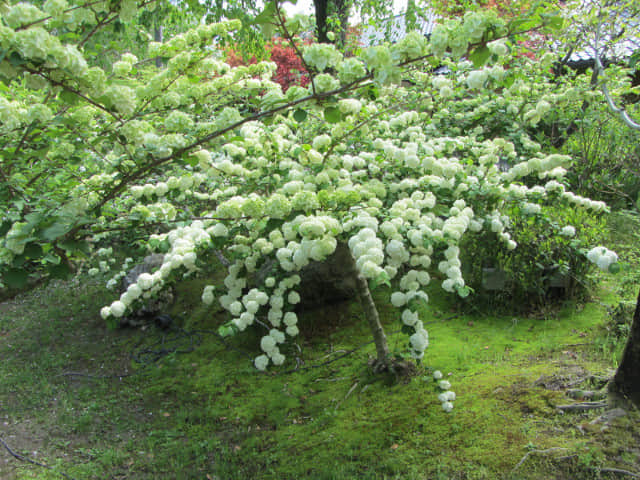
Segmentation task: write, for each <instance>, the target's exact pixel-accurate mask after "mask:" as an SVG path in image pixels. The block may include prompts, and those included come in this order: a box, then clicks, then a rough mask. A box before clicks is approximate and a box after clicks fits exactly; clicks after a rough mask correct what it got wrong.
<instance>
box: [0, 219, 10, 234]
mask: <svg viewBox="0 0 640 480" xmlns="http://www.w3.org/2000/svg"><path fill="white" fill-rule="evenodd" d="M12 225H13V222H12V221H10V220H8V221H6V222H2V223H0V237H4V236H5V235H6V234H7V232H8V231H9V230H11V226H12Z"/></svg>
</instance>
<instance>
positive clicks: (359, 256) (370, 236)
mask: <svg viewBox="0 0 640 480" xmlns="http://www.w3.org/2000/svg"><path fill="white" fill-rule="evenodd" d="M382 247H383V245H382V240H380V239H379V238H378V237H377V236H376V232H375V231H374V230H373V229H372V228H369V227H366V228H363V229H362V230H360V231H359V232H358V233H357V235H354V236H353V237H351V238H350V239H349V249H350V250H351V254H352V255H353V258H355V260H356V267H357V269H358V271H359V272H360V273H361V274H362V276H363V277H364V278H371V279H373V278H376V277H378V276H379V275H380V274H382V273H383V272H384V270H383V268H382V267H381V265H382V262H383V261H384V252H383V250H382Z"/></svg>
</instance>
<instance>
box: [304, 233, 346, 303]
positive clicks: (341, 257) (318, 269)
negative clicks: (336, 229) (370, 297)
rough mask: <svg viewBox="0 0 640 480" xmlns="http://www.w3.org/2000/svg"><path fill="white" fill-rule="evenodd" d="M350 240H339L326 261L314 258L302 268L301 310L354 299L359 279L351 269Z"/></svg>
mask: <svg viewBox="0 0 640 480" xmlns="http://www.w3.org/2000/svg"><path fill="white" fill-rule="evenodd" d="M347 255H349V256H351V251H350V250H349V246H348V245H347V244H346V243H338V246H337V247H336V251H335V252H333V254H331V255H330V256H329V257H328V258H327V259H326V260H325V261H323V262H311V263H310V264H309V265H307V266H306V267H304V268H303V269H302V270H301V271H300V278H301V280H302V281H301V282H300V285H299V286H298V293H299V294H300V303H299V304H298V305H297V310H299V311H304V310H311V309H314V308H320V307H323V306H325V305H330V304H333V303H338V302H344V301H345V300H351V299H353V298H354V297H355V296H356V295H357V290H356V279H355V278H354V276H353V273H352V272H351V271H350V270H349V268H350V265H351V264H352V260H350V259H349V258H348V257H347Z"/></svg>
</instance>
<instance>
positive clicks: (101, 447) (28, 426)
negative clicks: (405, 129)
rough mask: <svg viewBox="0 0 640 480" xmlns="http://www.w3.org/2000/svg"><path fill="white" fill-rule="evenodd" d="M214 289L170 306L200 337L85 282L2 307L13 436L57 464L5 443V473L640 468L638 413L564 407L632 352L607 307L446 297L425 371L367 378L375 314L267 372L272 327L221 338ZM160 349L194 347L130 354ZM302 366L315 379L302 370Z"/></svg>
mask: <svg viewBox="0 0 640 480" xmlns="http://www.w3.org/2000/svg"><path fill="white" fill-rule="evenodd" d="M203 284H204V283H203V282H199V281H194V280H191V281H185V282H183V283H182V284H181V285H180V286H179V295H178V301H177V302H176V304H175V305H174V307H173V308H172V312H171V313H172V315H173V316H174V317H175V318H176V321H177V323H178V324H179V325H181V326H183V327H184V328H185V329H187V330H189V331H198V333H197V334H193V335H192V336H187V337H185V336H184V333H183V332H180V331H174V332H171V331H169V332H162V331H159V330H158V329H156V328H155V327H153V326H148V327H146V328H145V329H144V330H141V329H137V330H134V329H127V330H115V331H112V330H108V329H107V328H106V327H105V325H104V323H103V321H102V320H101V319H100V317H99V315H98V311H99V308H100V306H101V305H102V304H104V303H106V302H108V301H109V300H110V297H109V294H108V293H106V292H104V291H103V290H102V288H101V286H100V285H99V284H98V283H95V280H87V279H85V278H79V279H76V280H75V281H70V282H66V283H63V282H57V283H52V284H49V285H47V286H43V287H40V288H38V289H37V290H34V291H33V292H30V293H27V294H24V295H21V296H19V297H16V298H15V299H13V300H11V301H7V302H4V303H2V304H0V359H1V362H0V380H1V381H0V438H2V439H3V440H4V441H6V442H7V443H8V444H9V445H10V446H11V447H12V448H13V449H14V450H15V451H16V452H18V453H20V454H23V455H26V456H29V457H30V458H32V459H34V460H36V461H39V462H43V463H46V464H48V465H50V466H52V467H53V468H54V470H47V469H44V468H42V467H38V466H34V465H29V464H27V463H24V462H20V461H18V460H16V459H14V458H12V457H10V456H9V455H8V453H7V452H6V451H5V450H4V449H2V448H0V452H1V453H0V478H2V479H3V480H5V479H6V480H11V479H58V478H62V477H61V476H60V474H59V473H57V471H56V470H58V471H60V472H65V473H67V474H68V475H70V476H72V477H73V478H76V479H86V478H100V479H103V478H104V479H106V478H109V479H111V478H113V479H158V478H162V479H169V478H171V479H173V478H175V479H214V478H217V479H224V480H226V479H255V478H261V479H262V478H263V479H297V478H311V479H352V478H359V479H360V478H363V479H367V478H370V479H382V478H398V479H433V478H435V479H484V478H486V479H494V478H513V479H547V478H616V477H614V476H613V474H611V473H606V472H602V473H600V474H599V473H598V469H599V468H600V467H617V468H621V469H625V470H630V471H634V472H639V471H640V458H639V456H640V450H639V449H638V447H637V445H639V444H640V428H639V427H638V420H639V419H640V416H639V415H638V412H636V411H630V412H629V414H628V415H627V416H626V417H622V418H620V419H617V420H615V421H614V422H613V423H612V424H611V425H610V426H607V427H605V428H601V426H599V425H596V426H594V425H591V424H590V423H589V421H590V420H591V419H593V418H595V417H597V416H598V415H599V414H601V413H602V412H601V411H595V412H588V413H578V414H565V415H562V414H559V413H558V412H557V410H556V409H555V406H556V405H559V404H566V403H571V402H572V400H570V399H568V398H567V397H566V396H565V392H564V390H565V389H566V387H567V386H568V385H570V384H572V383H576V382H579V380H580V379H581V378H582V377H585V376H587V375H589V374H595V375H600V376H607V375H610V374H611V371H612V369H613V368H614V367H615V358H618V356H619V354H620V350H621V348H622V341H621V340H616V339H613V340H612V339H611V337H610V334H609V332H608V331H607V330H606V329H605V328H604V324H605V323H606V317H607V315H606V312H605V309H604V307H603V306H601V305H600V304H599V303H597V302H594V303H589V304H586V305H584V306H576V305H573V306H568V307H566V308H564V309H561V310H559V311H557V312H556V314H554V315H553V316H548V317H546V318H522V317H499V318H496V317H491V316H488V315H486V314H484V315H481V314H474V315H466V314H464V315H463V314H458V315H456V314H455V312H453V311H452V310H451V308H452V307H453V305H448V304H447V303H446V302H437V303H436V306H431V307H425V309H424V310H423V312H422V317H423V318H424V319H425V322H426V323H427V327H428V330H429V333H430V342H431V344H430V347H429V348H428V350H427V355H426V356H425V360H424V363H423V364H422V365H420V366H419V368H418V373H417V374H416V375H415V376H412V377H410V378H400V379H396V378H394V377H392V376H374V375H372V374H371V373H370V372H369V370H368V367H367V360H368V358H369V356H371V355H373V353H374V348H373V345H372V344H370V343H369V344H367V342H369V340H370V335H369V333H368V331H367V328H366V324H365V322H364V321H363V317H362V312H361V311H360V309H359V307H358V306H357V305H355V304H353V305H345V304H343V305H339V306H336V307H330V308H326V309H323V310H322V311H316V312H308V313H306V314H305V315H304V316H303V318H302V319H301V325H302V327H303V331H305V332H311V333H308V334H306V336H305V335H303V336H301V337H300V339H299V342H298V343H299V346H300V350H299V351H298V350H297V349H294V348H293V347H292V348H291V349H290V350H289V351H288V352H287V353H288V354H289V360H288V362H287V363H286V364H285V365H284V366H282V367H281V368H280V369H273V370H272V371H269V372H267V373H260V372H257V371H256V370H255V369H254V368H253V366H252V363H251V358H252V357H254V356H256V355H257V354H258V350H257V345H258V343H259V337H260V334H259V332H244V334H243V335H240V336H238V337H236V338H232V339H230V340H229V341H227V343H226V344H225V343H222V342H221V341H220V339H218V338H216V337H215V336H214V335H210V334H208V333H206V332H205V331H207V330H214V329H215V328H216V327H217V326H218V325H220V324H221V323H222V322H224V321H225V318H224V317H223V316H221V315H222V314H221V312H218V311H216V309H215V308H214V309H213V310H212V309H211V308H207V307H204V306H203V305H202V304H201V302H200V300H199V297H200V292H201V287H202V285H203ZM387 295H388V294H387V293H385V292H376V295H375V297H376V301H377V303H378V304H379V305H380V311H381V315H382V320H383V323H384V324H385V327H386V330H387V332H393V333H389V335H388V336H389V343H390V346H391V348H392V350H393V351H394V352H396V353H402V352H403V350H404V345H405V342H406V337H405V336H404V335H403V334H401V333H399V332H396V330H397V329H399V327H400V325H399V322H398V321H397V320H396V318H395V317H396V316H397V312H396V310H395V309H393V308H392V307H390V306H389V305H388V303H387V302H386V297H387ZM163 338H164V344H163V343H162V339H163ZM176 339H177V342H178V343H175V342H174V340H176ZM158 342H160V343H158ZM180 342H182V343H180ZM158 345H160V347H161V348H165V347H166V349H167V350H170V349H171V348H172V346H175V345H179V347H180V350H181V351H183V352H186V353H172V354H168V355H165V356H162V358H160V359H159V360H157V361H155V362H154V361H152V360H151V359H150V360H149V361H148V362H147V363H144V364H137V363H135V362H132V360H131V354H132V353H137V354H138V356H141V352H144V350H145V348H146V349H149V350H154V349H156V350H157V349H158V348H159V347H158ZM355 347H361V348H359V349H357V350H356V351H354V352H352V353H350V354H348V355H346V356H343V355H345V353H347V352H348V351H349V350H351V349H353V348H355ZM296 357H298V362H297V363H298V364H299V367H300V368H299V369H298V371H295V372H289V373H287V371H289V370H292V369H293V368H295V366H296V361H295V360H294V358H296ZM145 358H146V357H145ZM434 369H439V370H441V371H442V372H444V373H445V375H446V377H447V378H448V379H449V380H450V381H451V383H452V386H453V387H452V388H453V390H455V392H456V393H457V395H458V398H457V400H456V401H455V409H454V411H453V412H452V413H450V414H446V413H444V412H443V411H442V410H441V407H440V404H439V402H438V401H437V399H436V394H437V393H438V392H437V388H436V386H435V384H434V381H433V380H432V372H433V370H434ZM77 373H84V374H89V375H92V377H85V376H81V375H75V374H77ZM124 375H130V376H124ZM550 449H551V450H550ZM540 451H545V452H546V453H539V452H540ZM528 452H531V453H530V455H529V456H528V457H527V458H526V460H525V461H524V462H523V463H522V464H521V465H520V466H518V468H517V469H516V470H514V467H515V466H516V465H517V464H518V462H519V461H520V460H521V459H522V458H523V457H524V456H525V455H526V454H527V453H528ZM599 475H600V476H599Z"/></svg>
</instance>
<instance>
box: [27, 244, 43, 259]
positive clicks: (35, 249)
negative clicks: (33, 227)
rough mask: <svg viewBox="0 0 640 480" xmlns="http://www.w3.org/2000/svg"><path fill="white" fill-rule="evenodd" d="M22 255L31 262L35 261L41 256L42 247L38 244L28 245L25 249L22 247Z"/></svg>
mask: <svg viewBox="0 0 640 480" xmlns="http://www.w3.org/2000/svg"><path fill="white" fill-rule="evenodd" d="M23 255H25V256H26V257H27V258H30V259H31V260H35V259H37V258H40V257H41V256H42V246H40V244H38V243H33V242H32V243H28V244H27V246H26V247H24V252H23Z"/></svg>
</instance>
